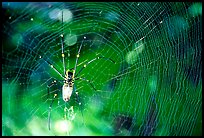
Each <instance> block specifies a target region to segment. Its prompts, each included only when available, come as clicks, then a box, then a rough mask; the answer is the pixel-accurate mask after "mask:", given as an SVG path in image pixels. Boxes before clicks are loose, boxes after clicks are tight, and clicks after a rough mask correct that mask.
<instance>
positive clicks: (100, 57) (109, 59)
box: [75, 56, 116, 77]
mask: <svg viewBox="0 0 204 138" xmlns="http://www.w3.org/2000/svg"><path fill="white" fill-rule="evenodd" d="M98 59H105V60H108V61H111V62H112V63H114V64H115V63H116V62H115V61H114V60H112V59H111V58H106V57H102V56H99V57H96V58H94V59H92V60H90V61H88V62H87V63H86V64H84V66H83V67H81V69H80V70H79V72H78V73H77V74H76V76H75V77H77V76H78V75H79V74H80V73H81V71H82V70H83V69H84V68H86V67H87V65H89V64H90V63H92V62H93V61H96V60H98Z"/></svg>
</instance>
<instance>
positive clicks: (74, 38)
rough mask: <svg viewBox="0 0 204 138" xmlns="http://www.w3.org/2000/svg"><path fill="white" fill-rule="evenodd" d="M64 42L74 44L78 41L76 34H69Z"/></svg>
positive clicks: (69, 44)
mask: <svg viewBox="0 0 204 138" xmlns="http://www.w3.org/2000/svg"><path fill="white" fill-rule="evenodd" d="M64 42H65V44H67V45H68V46H73V45H74V44H76V42H77V36H76V35H75V34H67V35H66V36H65V41H64Z"/></svg>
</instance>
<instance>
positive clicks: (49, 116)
mask: <svg viewBox="0 0 204 138" xmlns="http://www.w3.org/2000/svg"><path fill="white" fill-rule="evenodd" d="M61 81H63V80H58V81H56V80H54V81H52V82H51V84H49V85H47V90H48V97H47V98H48V99H49V97H50V88H51V87H52V86H53V85H56V83H57V82H61ZM58 91H59V90H57V93H55V94H54V96H53V98H52V101H51V103H50V106H49V111H48V129H49V130H50V124H51V123H50V118H51V110H52V105H53V102H54V100H55V99H56V97H57V96H58Z"/></svg>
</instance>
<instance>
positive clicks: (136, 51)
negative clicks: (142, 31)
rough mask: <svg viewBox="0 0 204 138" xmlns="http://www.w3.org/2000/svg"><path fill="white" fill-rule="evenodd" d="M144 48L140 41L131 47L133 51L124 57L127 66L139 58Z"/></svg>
mask: <svg viewBox="0 0 204 138" xmlns="http://www.w3.org/2000/svg"><path fill="white" fill-rule="evenodd" d="M144 48H145V46H144V43H143V42H142V41H139V42H138V43H135V44H134V46H133V50H132V51H130V52H128V53H127V55H126V62H127V63H128V64H134V63H135V62H136V61H137V60H138V59H139V58H140V53H142V51H143V50H144Z"/></svg>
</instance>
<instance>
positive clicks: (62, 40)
mask: <svg viewBox="0 0 204 138" xmlns="http://www.w3.org/2000/svg"><path fill="white" fill-rule="evenodd" d="M63 30H64V26H63V11H62V34H61V44H62V62H63V68H64V75H65V74H66V66H65V62H64V57H65V55H64V35H63Z"/></svg>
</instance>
